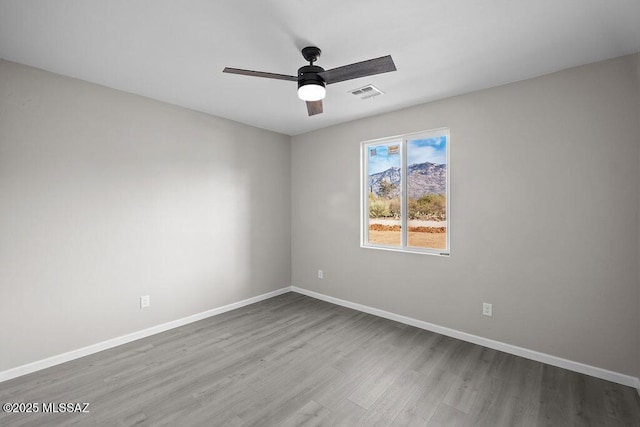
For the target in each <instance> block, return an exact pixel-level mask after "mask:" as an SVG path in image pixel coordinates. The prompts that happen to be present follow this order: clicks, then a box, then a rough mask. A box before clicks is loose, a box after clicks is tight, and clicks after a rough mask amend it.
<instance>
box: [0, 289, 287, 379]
mask: <svg viewBox="0 0 640 427" xmlns="http://www.w3.org/2000/svg"><path fill="white" fill-rule="evenodd" d="M287 292H291V287H290V286H287V287H284V288H281V289H278V290H275V291H272V292H267V293H266V294H262V295H258V296H255V297H252V298H247V299H245V300H242V301H238V302H234V303H232V304H228V305H225V306H222V307H218V308H214V309H211V310H207V311H203V312H202V313H197V314H194V315H191V316H187V317H183V318H182V319H177V320H173V321H171V322H167V323H163V324H161V325H157V326H152V327H150V328H147V329H143V330H141V331H137V332H133V333H131V334H127V335H123V336H120V337H116V338H112V339H109V340H106V341H103V342H100V343H97V344H93V345H90V346H87V347H83V348H79V349H77V350H72V351H69V352H67V353H63V354H58V355H56V356H52V357H48V358H46V359H42V360H38V361H36V362H32V363H28V364H26V365H22V366H18V367H16V368H11V369H8V370H6V371H1V372H0V382H2V381H7V380H10V379H12V378H16V377H19V376H22V375H26V374H30V373H32V372H35V371H39V370H41V369H45V368H49V367H51V366H55V365H59V364H61V363H65V362H69V361H70V360H74V359H79V358H81V357H84V356H88V355H90V354H94V353H97V352H99V351H102V350H107V349H109V348H112V347H116V346H119V345H122V344H126V343H129V342H131V341H135V340H139V339H141V338H146V337H148V336H151V335H155V334H158V333H160V332H164V331H168V330H169V329H173V328H177V327H179V326H183V325H186V324H188V323H193V322H197V321H198V320H202V319H206V318H207V317H211V316H215V315H217V314H222V313H226V312H227V311H231V310H235V309H236V308H240V307H244V306H245V305H249V304H254V303H256V302H259V301H263V300H265V299H269V298H273V297H275V296H278V295H281V294H284V293H287Z"/></svg>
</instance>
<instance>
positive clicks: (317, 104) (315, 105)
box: [307, 100, 322, 116]
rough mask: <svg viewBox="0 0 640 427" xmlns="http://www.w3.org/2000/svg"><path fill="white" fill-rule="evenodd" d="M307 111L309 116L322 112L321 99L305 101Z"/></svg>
mask: <svg viewBox="0 0 640 427" xmlns="http://www.w3.org/2000/svg"><path fill="white" fill-rule="evenodd" d="M307 112H308V113H309V116H315V115H316V114H320V113H322V100H320V101H307Z"/></svg>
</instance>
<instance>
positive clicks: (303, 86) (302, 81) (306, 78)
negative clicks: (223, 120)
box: [222, 46, 396, 116]
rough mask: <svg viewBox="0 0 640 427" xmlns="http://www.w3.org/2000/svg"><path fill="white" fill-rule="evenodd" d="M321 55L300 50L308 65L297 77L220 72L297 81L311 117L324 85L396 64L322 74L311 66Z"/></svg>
mask: <svg viewBox="0 0 640 427" xmlns="http://www.w3.org/2000/svg"><path fill="white" fill-rule="evenodd" d="M321 52H322V51H321V50H320V48H318V47H315V46H307V47H305V48H304V49H302V56H303V57H304V59H306V60H307V61H309V65H305V66H303V67H300V68H299V69H298V75H297V76H289V75H286V74H276V73H265V72H263V71H252V70H242V69H239V68H229V67H225V69H224V70H222V72H223V73H231V74H242V75H245V76H254V77H266V78H268V79H278V80H291V81H294V82H298V97H299V98H300V99H302V100H303V101H306V102H307V111H308V113H309V116H313V115H315V114H320V113H322V100H323V99H324V97H325V94H326V89H325V85H329V84H332V83H338V82H343V81H345V80H351V79H357V78H360V77H366V76H372V75H374V74H381V73H388V72H390V71H396V65H395V64H394V63H393V59H391V55H387V56H382V57H380V58H375V59H369V60H367V61H362V62H356V63H355V64H350V65H345V66H342V67H338V68H333V69H331V70H327V71H325V70H324V68H322V67H319V66H317V65H313V63H314V62H316V61H317V60H318V57H319V56H320V53H321Z"/></svg>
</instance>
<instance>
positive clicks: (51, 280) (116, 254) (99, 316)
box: [0, 61, 291, 371]
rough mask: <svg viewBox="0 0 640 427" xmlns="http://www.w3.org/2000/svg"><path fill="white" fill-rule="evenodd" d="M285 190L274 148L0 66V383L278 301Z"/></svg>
mask: <svg viewBox="0 0 640 427" xmlns="http://www.w3.org/2000/svg"><path fill="white" fill-rule="evenodd" d="M212 96H215V94H212ZM289 188H290V138H289V137H288V136H286V135H280V134H276V133H273V132H268V131H264V130H261V129H256V128H253V127H250V126H246V125H242V124H239V123H235V122H231V121H228V120H223V119H219V118H215V117H211V116H208V115H205V114H200V113H197V112H193V111H190V110H185V109H182V108H179V107H174V106H170V105H166V104H162V103H159V102H156V101H152V100H149V99H146V98H142V97H139V96H135V95H130V94H126V93H123V92H119V91H115V90H112V89H108V88H104V87H100V86H96V85H92V84H89V83H85V82H82V81H78V80H75V79H71V78H67V77H61V76H58V75H55V74H51V73H47V72H44V71H41V70H37V69H34V68H29V67H26V66H22V65H18V64H15V63H10V62H7V61H0V295H1V297H0V325H3V327H2V328H1V330H0V343H2V344H1V345H0V371H2V370H5V369H9V368H12V367H16V366H19V365H22V364H25V363H28V362H32V361H36V360H40V359H43V358H46V357H48V356H52V355H57V354H60V353H63V352H66V351H70V350H74V349H78V348H81V347H83V346H86V345H90V344H94V343H98V342H101V341H104V340H106V339H109V338H114V337H118V336H121V335H124V334H127V333H131V332H134V331H138V330H141V329H144V328H146V327H150V326H154V325H157V324H161V323H164V322H168V321H171V320H175V319H179V318H182V317H185V316H188V315H192V314H195V313H199V312H202V311H206V310H209V309H212V308H215V307H219V306H222V305H226V304H229V303H232V302H237V301H239V300H242V299H245V298H249V297H252V296H256V295H260V294H263V293H265V292H269V291H272V290H275V289H278V288H281V287H284V286H289V285H290V284H291V251H290V244H291V236H290V232H291V228H290V212H291V211H290V195H289ZM146 294H149V295H150V296H151V307H150V308H149V309H145V310H141V309H139V297H140V296H141V295H146Z"/></svg>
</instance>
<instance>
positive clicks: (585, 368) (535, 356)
mask: <svg viewBox="0 0 640 427" xmlns="http://www.w3.org/2000/svg"><path fill="white" fill-rule="evenodd" d="M291 291H293V292H297V293H299V294H303V295H307V296H310V297H313V298H316V299H319V300H322V301H327V302H330V303H333V304H337V305H341V306H343V307H348V308H351V309H354V310H358V311H362V312H364V313H369V314H373V315H375V316H379V317H383V318H385V319H390V320H394V321H396V322H400V323H404V324H406V325H411V326H415V327H417V328H420V329H425V330H428V331H432V332H436V333H439V334H442V335H447V336H450V337H452V338H457V339H460V340H463V341H467V342H470V343H473V344H478V345H481V346H484V347H488V348H492V349H494V350H499V351H503V352H505V353H509V354H513V355H516V356H520V357H524V358H527V359H531V360H535V361H538V362H542V363H547V364H549V365H552V366H557V367H560V368H564V369H568V370H570V371H575V372H579V373H582V374H586V375H590V376H592V377H596V378H601V379H603V380H607V381H612V382H615V383H618V384H622V385H626V386H629V387H634V388H635V389H636V390H637V391H638V394H639V395H640V379H639V378H636V377H632V376H630V375H625V374H621V373H618V372H613V371H609V370H606V369H602V368H598V367H595V366H590V365H586V364H584V363H580V362H574V361H571V360H567V359H563V358H561V357H556V356H552V355H549V354H545V353H541V352H538V351H535V350H529V349H526V348H523V347H518V346H515V345H511V344H506V343H503V342H500V341H495V340H492V339H489V338H483V337H480V336H477V335H472V334H468V333H466V332H461V331H458V330H455V329H450V328H446V327H444V326H439V325H435V324H433V323H429V322H425V321H422V320H417V319H412V318H410V317H406V316H402V315H399V314H395V313H391V312H388V311H385V310H381V309H378V308H374V307H369V306H366V305H363V304H358V303H354V302H351V301H346V300H343V299H340V298H335V297H331V296H328V295H324V294H321V293H318V292H314V291H310V290H307V289H303V288H299V287H297V286H287V287H284V288H281V289H278V290H275V291H272V292H268V293H266V294H262V295H258V296H255V297H252V298H248V299H245V300H242V301H238V302H235V303H232V304H228V305H225V306H222V307H218V308H214V309H211V310H207V311H204V312H202V313H197V314H194V315H191V316H187V317H183V318H182V319H177V320H173V321H171V322H167V323H163V324H161V325H157V326H152V327H151V328H147V329H143V330H141V331H137V332H133V333H131V334H127V335H123V336H120V337H116V338H112V339H109V340H107V341H103V342H100V343H97V344H93V345H90V346H87V347H83V348H80V349H77V350H72V351H69V352H67V353H63V354H59V355H56V356H52V357H49V358H47V359H43V360H38V361H36V362H32V363H28V364H26V365H22V366H18V367H15V368H11V369H8V370H6V371H1V372H0V382H3V381H7V380H10V379H12V378H16V377H19V376H22V375H26V374H30V373H32V372H36V371H39V370H42V369H46V368H49V367H51V366H55V365H59V364H61V363H65V362H68V361H71V360H74V359H79V358H81V357H84V356H88V355H90V354H94V353H97V352H99V351H102V350H107V349H109V348H113V347H116V346H119V345H122V344H127V343H129V342H132V341H135V340H139V339H141V338H146V337H148V336H151V335H155V334H158V333H160V332H164V331H168V330H169V329H174V328H177V327H180V326H183V325H186V324H189V323H193V322H197V321H199V320H202V319H206V318H208V317H211V316H215V315H217V314H222V313H226V312H227V311H231V310H235V309H236V308H240V307H244V306H246V305H249V304H254V303H256V302H260V301H263V300H266V299H269V298H273V297H275V296H278V295H282V294H284V293H287V292H291Z"/></svg>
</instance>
